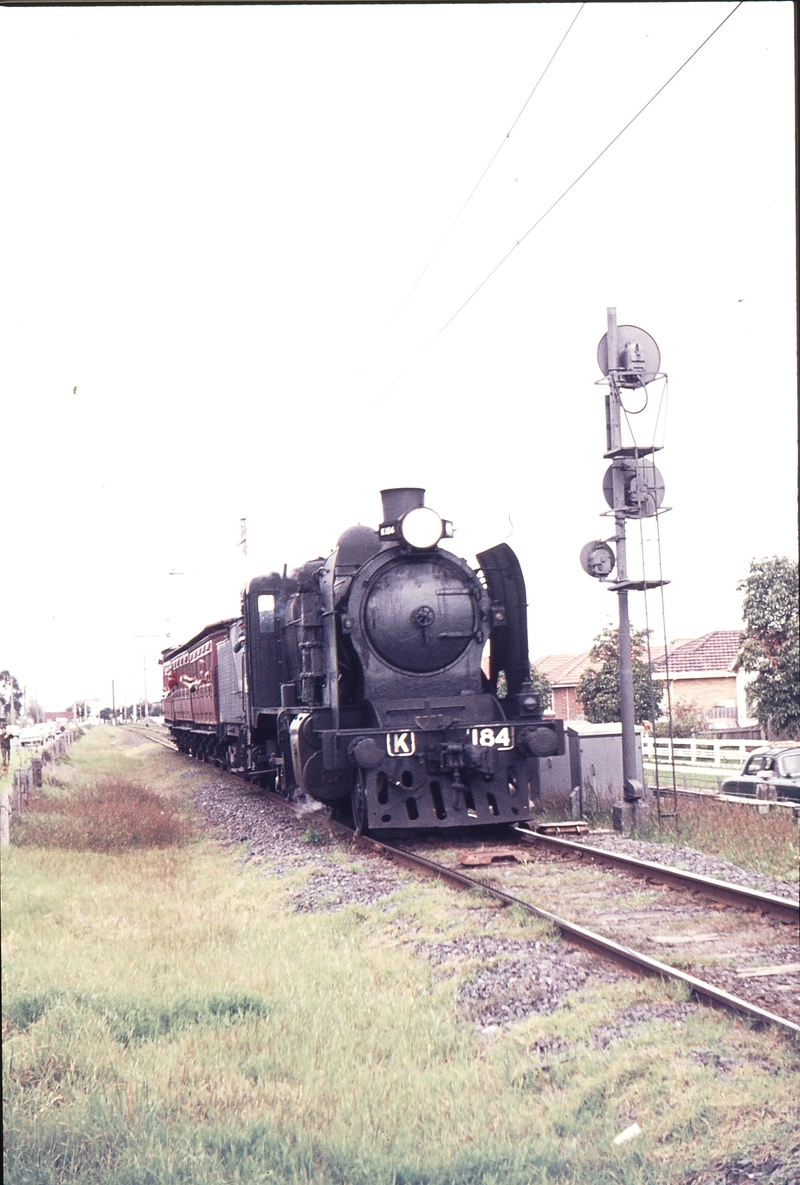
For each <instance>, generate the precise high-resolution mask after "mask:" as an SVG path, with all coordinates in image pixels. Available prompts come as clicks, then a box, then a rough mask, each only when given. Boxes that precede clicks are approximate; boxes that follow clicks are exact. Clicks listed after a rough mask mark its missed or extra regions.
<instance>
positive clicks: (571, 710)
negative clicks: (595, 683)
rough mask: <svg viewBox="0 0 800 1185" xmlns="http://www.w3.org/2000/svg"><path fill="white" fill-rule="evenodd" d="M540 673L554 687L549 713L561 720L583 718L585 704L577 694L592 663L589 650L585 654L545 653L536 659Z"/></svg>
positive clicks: (535, 664)
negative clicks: (581, 679) (581, 680)
mask: <svg viewBox="0 0 800 1185" xmlns="http://www.w3.org/2000/svg"><path fill="white" fill-rule="evenodd" d="M533 665H534V667H535V668H536V670H537V671H538V672H539V674H540V675H544V676H545V678H547V679H549V681H550V685H551V686H552V688H553V702H552V704H551V710H550V711H548V712H547V715H548V716H550V715H553V716H555V717H556V718H557V719H559V720H565V721H569V720H583V719H584V715H583V705H582V704H581V703H580V702H579V701H578V698H577V696H576V695H575V688H576V687H577V686H578V683H579V681H580V677H581V675H582V674H583V672H584V671H586V670H588V669H589V667H590V666H591V665H592V664H591V663H590V662H589V651H588V650H585V651H584V652H583V654H545V655H544V656H543V657H542V658H537V659H536V660H535V661H534V664H533Z"/></svg>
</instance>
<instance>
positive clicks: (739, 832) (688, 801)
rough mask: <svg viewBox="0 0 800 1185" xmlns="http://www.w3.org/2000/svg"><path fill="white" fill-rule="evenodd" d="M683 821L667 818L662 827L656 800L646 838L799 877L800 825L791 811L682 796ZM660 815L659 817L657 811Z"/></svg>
mask: <svg viewBox="0 0 800 1185" xmlns="http://www.w3.org/2000/svg"><path fill="white" fill-rule="evenodd" d="M678 810H679V815H678V821H677V824H676V822H675V820H672V819H665V820H663V822H662V823H661V825H660V827H659V822H658V818H657V816H656V811H655V806H653V807H652V808H651V818H650V820H649V821H648V824H647V826H646V827H645V828H644V829H643V830H642V832H641V838H643V839H649V840H654V841H655V842H658V841H659V840H662V841H663V842H665V843H668V844H672V843H676V842H677V843H680V844H682V845H683V846H685V847H689V848H696V849H697V850H698V851H700V852H707V853H709V854H710V855H713V856H721V857H722V858H723V859H725V860H730V861H731V863H733V864H737V865H738V866H739V867H740V868H747V869H750V870H751V871H753V872H760V873H763V874H764V875H765V876H774V877H777V878H778V879H779V880H786V881H790V882H792V883H793V884H796V883H797V873H798V863H800V831H799V830H798V825H797V820H796V819H795V818H794V817H793V815H792V814H791V812H790V811H784V810H781V811H768V812H767V813H765V814H763V815H762V814H760V813H759V812H758V809H757V808H755V807H753V806H750V805H749V804H748V803H738V802H717V801H713V800H712V801H706V800H705V799H702V798H682V799H680V802H679V804H678ZM654 816H655V817H654Z"/></svg>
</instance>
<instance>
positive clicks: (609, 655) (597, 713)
mask: <svg viewBox="0 0 800 1185" xmlns="http://www.w3.org/2000/svg"><path fill="white" fill-rule="evenodd" d="M631 651H632V655H633V711H634V718H635V720H636V723H637V724H641V723H642V721H643V720H652V718H653V716H655V718H656V719H658V717H659V716H660V715H661V700H662V698H663V695H664V688H663V686H662V684H661V683H655V682H654V683H652V687H651V679H650V667H649V665H648V663H647V662H645V661H644V658H643V655H645V654H646V653H647V631H646V630H632V631H631ZM589 661H590V662H591V663H592V664H593V669H592V670H588V671H584V673H583V674H582V675H581V677H580V681H579V683H578V686H577V688H576V691H575V694H576V695H577V697H578V699H579V700H580V702H581V703H582V704H583V707H584V711H585V712H586V719H587V720H589V721H590V722H591V723H592V724H610V723H612V722H614V721H618V720H619V719H620V714H621V713H620V706H619V630H618V629H615V628H614V627H613V626H610V625H607V626H606V628H605V629H604V630H603V632H602V634H598V635H597V637H596V638H595V639H594V645H593V646H592V649H591V650H590V651H589ZM651 690H652V699H653V703H651Z"/></svg>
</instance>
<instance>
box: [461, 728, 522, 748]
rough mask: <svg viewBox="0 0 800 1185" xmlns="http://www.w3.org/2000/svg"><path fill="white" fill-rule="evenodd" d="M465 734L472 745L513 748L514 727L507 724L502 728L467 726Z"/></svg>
mask: <svg viewBox="0 0 800 1185" xmlns="http://www.w3.org/2000/svg"><path fill="white" fill-rule="evenodd" d="M467 736H468V737H469V739H470V741H471V743H472V744H473V745H479V746H480V747H481V748H483V749H513V748H514V729H513V728H509V726H508V725H507V724H506V725H504V726H503V728H468V729H467Z"/></svg>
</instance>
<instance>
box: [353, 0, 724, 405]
mask: <svg viewBox="0 0 800 1185" xmlns="http://www.w3.org/2000/svg"><path fill="white" fill-rule="evenodd" d="M743 3H744V0H739V3H738V4H737V5H736V7H735V8H732V9H731V11H730V12H729V13H728V15H727V16H726V17H725V18H724V20H721V21H720V23H719V24H718V25H717V27H716V28H715V29H712V31H711V32H710V33H709V35H708V36H707V37H706V39H705V40H704V41H701V42H700V44H699V45H698V47H697V49H696V50H694V52H693V53H691V54H689V57H688V58H687V59H686V61H685V62H683V63H681V65H680V66H678V69H677V70H676V71H675V72H674V74H670V76H669V78H668V79H667V81H666V82H664V83H662V85H661V86H660V87H659V88H658V90H657V91H656V92H655V94H654V95H651V97H650V98H649V99H648V100H647V102H646V103H645V104H644V106H643V107H640V108H639V110H638V111H637V112H636V114H635V115H634V116H633V118H632V119H629V120H628V122H627V123H626V124H625V126H624V127H623V128H621V129H620V131H618V132H617V134H616V136H614V138H613V139H612V140H609V142H608V144H606V146H605V148H604V149H603V150H602V152H598V154H597V156H596V157H595V158H594V160H593V161H591V162H590V163H589V164H588V165H587V166H586V168H585V169H584V170H583V171H582V172H580V173H579V174H578V176H577V177H576V178H575V180H574V181H572V182H571V183H570V184H569V185H568V186H567V188H566V189H565V190H564V192H563V193H561V194H560V195H559V196H558V197H557V198H556V200H555V201H554V202H552V203H551V205H549V206H548V207H547V209H546V210H545V212H544V213H543V214H541V215H540V216H539V217H538V218H537V219H536V221H535V222H534V224H533V226H529V227H528V229H527V230H526V231H525V233H524V234H523V235H521V236H520V237H519V238H518V239H517V241H516V242H515V243H514V246H513V247H511V248H510V249H509V250H508V251H506V253H505V255H504V256H503V257H502V259H501V260H500V261H499V262H498V263H496V264H495V265H494V267H493V268H492V270H491V271H490V272H489V274H488V275H486V276H484V278H483V279H482V280H481V282H480V284H479V285H478V287H477V288H476V289H475V290H474V291H473V292H472V293H470V295H469V296H468V297H467V299H466V300H465V301H464V302H463V304H461V305H459V307H458V308H457V309H456V311H455V312H454V313H453V314H452V316H450V317H448V319H447V320H446V321H445V323H444V325H442V326H441V328H439V329H438V330H437V331H436V333H435V334H434V335H433V337H432V338H431V339H430V341H429V342H428V343H427V345H425V346H423V347H422V349H421V350H420V352H419V353H418V354H417V356H416V357H415V358H413V359H412V361H411V362H409V364H408V366H407V367H406V368H405V370H402V371H401V372H400V374H398V375H397V377H396V378H394V379H393V380H392V382H391V383H390V384H389V386H388V387H387V388H386V389H385V390H384V391H382V392H381V394H380V395H379V396H378V398H377V399H376V400H375V402H374V403H372V404H370V406H369V407H368V408H367V410H366V412H365V413H364V414H365V415H369V413H370V412H371V411H373V410H374V408H376V407H377V406H378V404H379V403H380V401H381V400H382V399H383V398H384V397H385V396H386V395H388V394H389V392H390V391H391V390H392V388H393V387H395V386H397V384H398V383H399V382H400V380H401V379H402V378H404V377H405V375H407V374H408V372H409V370H411V368H412V367H413V366H415V365H416V364H417V362H419V360H420V358H421V357H422V355H423V354H425V353H426V352H427V351H428V350H429V349H430V348H431V346H432V345H433V343H434V342H435V341H436V340H437V338H439V337H441V335H442V334H443V333H444V331H445V329H447V327H448V325H452V323H453V321H455V319H456V317H457V316H458V315H459V313H461V312H463V310H464V309H465V308H466V307H467V305H468V304H469V303H470V301H471V300H472V299H473V298H474V297H476V296H477V295H478V293H479V292H480V290H481V288H483V286H484V285H485V284H487V283H488V282H489V280H491V278H492V276H493V275H494V274H495V272H497V271H499V269H500V268H501V267H502V266H503V264H504V263H505V262H506V260H507V259H508V258H509V256H511V255H513V253H514V252H515V251H516V249H517V247H518V246H519V245H520V243H522V242H524V240H525V239H527V237H528V235H529V234H530V233H531V231H534V230H536V227H537V226H539V225H540V223H542V222H543V221H544V220H545V218H546V217H547V215H548V214H549V213H551V211H552V210H554V209H555V208H556V206H557V205H558V204H559V202H561V201H562V200H563V199H564V198H565V197H566V196H567V194H568V193H569V192H570V190H572V189H574V188H575V186H576V185H577V184H578V182H579V181H581V180H582V179H583V178H584V177H585V176H586V174H587V173H588V172H589V170H590V169H593V168H594V166H595V165H596V164H597V162H598V161H599V160H600V159H601V158H602V157H604V156H605V154H606V153H607V152H608V150H609V148H611V147H612V146H613V145H614V144H616V142H617V140H619V138H620V136H622V135H624V133H625V132H627V130H628V128H629V127H630V126H631V124H633V123H635V122H636V120H637V119H638V118H639V116H640V115H641V114H642V113H643V112H644V111H646V110H647V108H648V107H649V106H650V104H651V103H652V102H653V101H654V100H655V99H657V98H658V96H659V95H660V94H661V92H662V91H663V90H665V89H666V87H668V86H669V84H670V83H671V82H672V80H673V79H674V78H677V76H678V75H679V74H680V72H681V70H683V69H684V67H685V66H688V65H689V62H691V60H692V58H694V57H696V56H697V54H699V52H700V50H701V49H702V48H703V46H705V45H707V44H708V42H709V41H710V40H711V38H712V37H713V36H714V35H715V34H716V33H718V32H719V31H720V29H721V28H722V26H723V25H724V24H725V22H726V21H729V20H730V18H731V17H732V16H733V14H734V13H735V12H736V11H737V10H738V9H739V8H741V7H742V4H743Z"/></svg>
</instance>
